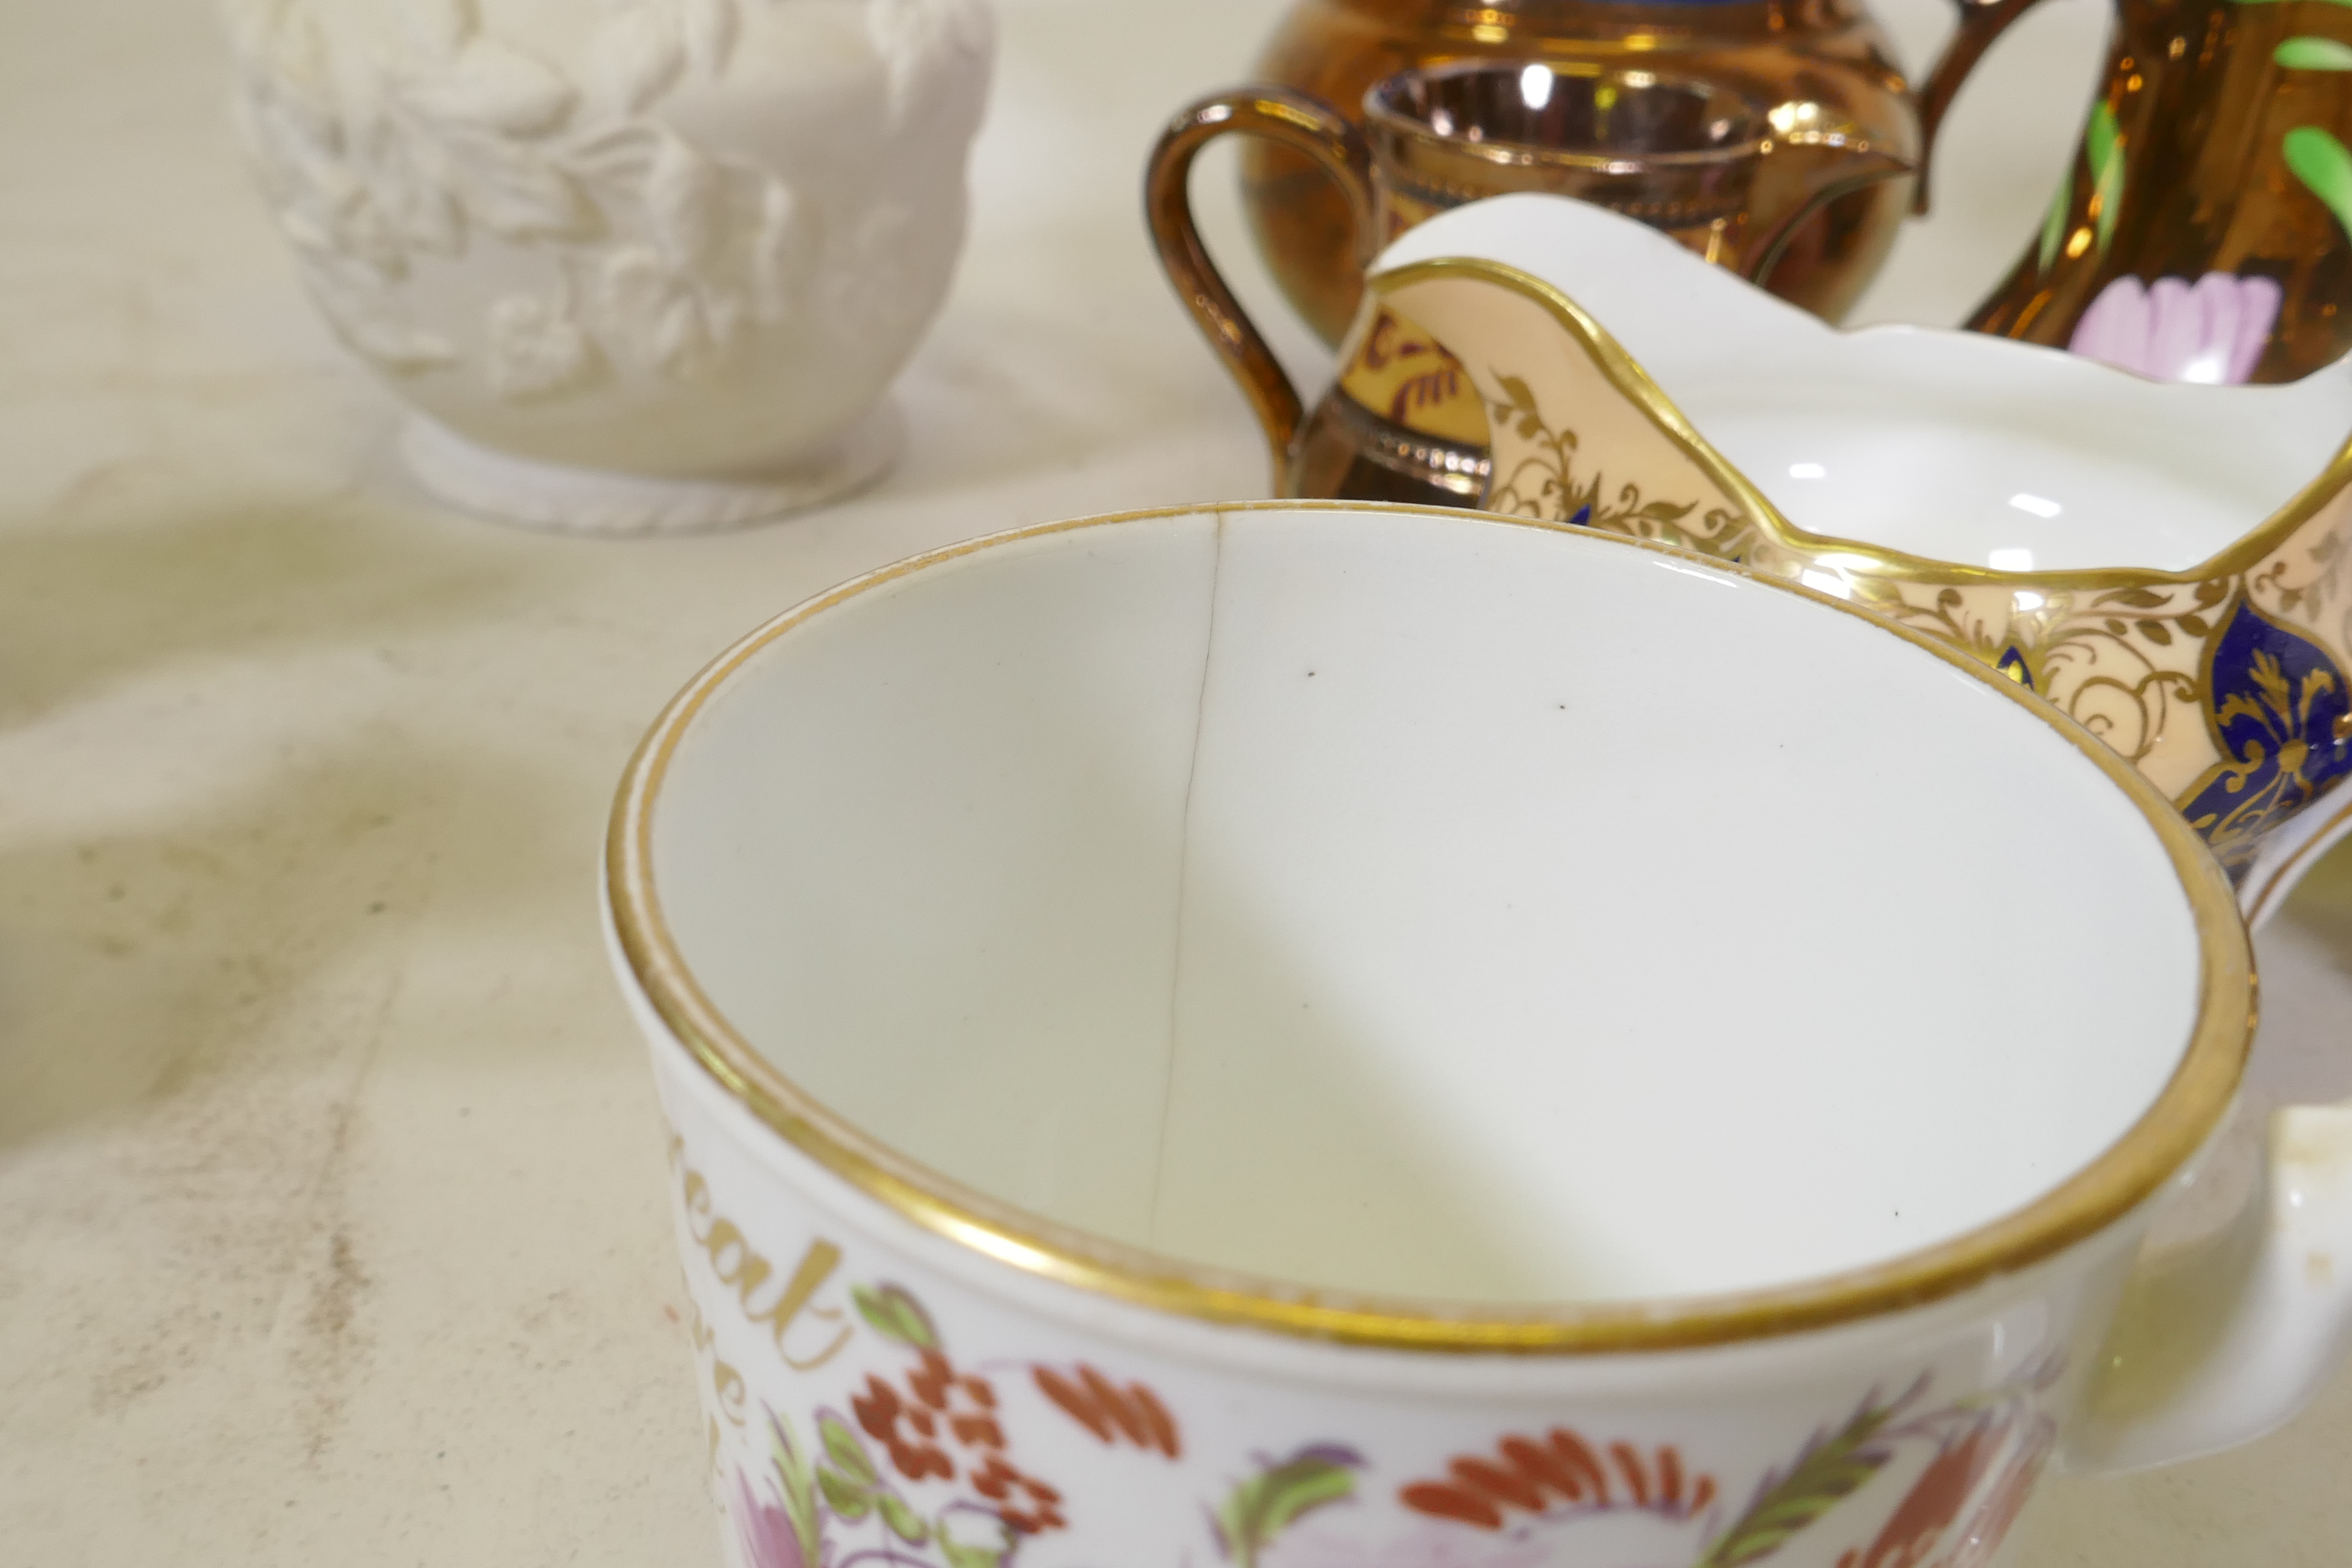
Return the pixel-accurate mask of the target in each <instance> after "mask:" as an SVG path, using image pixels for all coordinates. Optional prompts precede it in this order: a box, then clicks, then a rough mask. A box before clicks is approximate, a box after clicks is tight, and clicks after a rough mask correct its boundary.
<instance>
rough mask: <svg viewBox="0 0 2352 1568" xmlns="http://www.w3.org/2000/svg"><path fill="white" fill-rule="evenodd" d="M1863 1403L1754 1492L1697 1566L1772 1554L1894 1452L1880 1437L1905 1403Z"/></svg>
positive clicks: (1732, 1565) (1711, 1567) (1730, 1564)
mask: <svg viewBox="0 0 2352 1568" xmlns="http://www.w3.org/2000/svg"><path fill="white" fill-rule="evenodd" d="M1902 1403H1903V1401H1902V1400H1896V1401H1895V1402H1894V1403H1893V1404H1889V1405H1873V1404H1871V1403H1869V1402H1868V1401H1865V1402H1864V1405H1863V1406H1862V1408H1861V1409H1859V1410H1857V1411H1855V1412H1854V1413H1853V1419H1852V1420H1850V1421H1848V1422H1847V1423H1846V1424H1845V1425H1844V1426H1842V1427H1840V1428H1839V1429H1838V1430H1837V1431H1835V1432H1833V1433H1832V1434H1831V1435H1830V1436H1827V1437H1816V1438H1815V1439H1814V1440H1813V1441H1812V1442H1811V1443H1810V1444H1808V1445H1806V1447H1805V1451H1804V1452H1803V1453H1801V1454H1800V1455H1798V1456H1797V1462H1796V1463H1795V1464H1794V1465H1792V1466H1791V1467H1790V1469H1789V1473H1788V1474H1787V1475H1785V1476H1783V1477H1781V1478H1780V1479H1779V1480H1777V1481H1774V1482H1772V1483H1771V1484H1770V1485H1769V1486H1767V1487H1766V1488H1765V1489H1763V1490H1761V1491H1759V1492H1758V1493H1757V1494H1756V1500H1755V1501H1754V1502H1751V1503H1749V1504H1748V1511H1747V1512H1745V1513H1743V1514H1741V1515H1740V1516H1739V1517H1738V1519H1736V1520H1734V1521H1731V1528H1730V1529H1728V1530H1727V1531H1724V1532H1723V1533H1722V1535H1720V1536H1718V1537H1717V1539H1716V1542H1715V1544H1713V1545H1712V1546H1709V1547H1708V1548H1707V1549H1706V1555H1705V1556H1703V1557H1701V1558H1700V1559H1699V1560H1698V1562H1697V1563H1695V1564H1693V1568H1741V1564H1743V1563H1754V1562H1756V1561H1758V1560H1759V1559H1761V1558H1765V1557H1769V1556H1770V1555H1771V1554H1772V1553H1773V1552H1778V1551H1780V1548H1781V1547H1783V1546H1785V1545H1787V1544H1788V1543H1789V1541H1790V1538H1791V1537H1792V1536H1794V1535H1796V1534H1797V1533H1798V1532H1799V1531H1801V1530H1803V1529H1804V1528H1805V1527H1806V1526H1807V1525H1809V1524H1811V1523H1812V1522H1813V1521H1815V1520H1817V1519H1819V1518H1821V1517H1822V1515H1823V1514H1825V1513H1827V1512H1829V1510H1831V1509H1832V1508H1835V1507H1836V1506H1837V1505H1838V1504H1839V1503H1841V1502H1843V1501H1844V1500H1846V1499H1847V1498H1850V1497H1852V1496H1853V1494H1854V1493H1855V1492H1857V1491H1860V1490H1861V1489H1862V1485H1863V1483H1864V1481H1867V1480H1868V1479H1870V1478H1871V1477H1873V1476H1874V1475H1876V1474H1877V1473H1878V1472H1879V1470H1880V1469H1881V1468H1884V1467H1885V1463H1886V1461H1887V1460H1888V1459H1889V1458H1892V1457H1893V1456H1892V1455H1891V1454H1889V1453H1888V1452H1887V1450H1885V1449H1884V1448H1874V1447H1871V1446H1870V1440H1871V1439H1872V1438H1873V1437H1875V1436H1878V1430H1879V1428H1880V1427H1882V1426H1885V1425H1886V1423H1887V1421H1888V1420H1889V1419H1890V1418H1891V1417H1892V1416H1893V1415H1894V1414H1895V1410H1896V1409H1897V1408H1898V1407H1899V1406H1900V1405H1902Z"/></svg>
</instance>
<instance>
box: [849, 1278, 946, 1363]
mask: <svg viewBox="0 0 2352 1568" xmlns="http://www.w3.org/2000/svg"><path fill="white" fill-rule="evenodd" d="M849 1299H850V1300H853V1301H855V1302H856V1303H857V1315H858V1316H859V1317H861V1318H863V1319H865V1320H866V1321H867V1322H868V1323H870V1324H872V1325H873V1326H874V1331H875V1332H877V1333H878V1334H880V1335H881V1336H882V1337H883V1338H885V1339H889V1340H896V1341H898V1342H899V1343H900V1344H902V1345H912V1346H914V1347H915V1348H916V1349H917V1350H919V1351H932V1350H937V1349H939V1348H940V1336H939V1334H938V1333H937V1332H936V1331H933V1329H932V1328H931V1315H930V1314H929V1312H926V1311H924V1310H923V1308H922V1303H920V1302H919V1301H917V1300H915V1299H914V1298H913V1297H912V1296H909V1295H908V1294H907V1292H906V1291H904V1290H902V1289H899V1288H898V1286H896V1285H885V1286H883V1287H882V1288H881V1289H878V1290H877V1289H870V1288H868V1287H866V1286H864V1285H853V1286H851V1287H850V1288H849Z"/></svg>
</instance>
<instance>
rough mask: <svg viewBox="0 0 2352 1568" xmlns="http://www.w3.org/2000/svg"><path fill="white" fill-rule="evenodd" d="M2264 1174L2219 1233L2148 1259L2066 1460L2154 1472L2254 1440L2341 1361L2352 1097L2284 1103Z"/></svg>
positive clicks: (2350, 1264) (2351, 1215) (2092, 1469)
mask: <svg viewBox="0 0 2352 1568" xmlns="http://www.w3.org/2000/svg"><path fill="white" fill-rule="evenodd" d="M2263 1177H2264V1180H2263V1190H2262V1192H2260V1193H2259V1194H2257V1196H2256V1199H2255V1201H2254V1202H2252V1203H2250V1204H2248V1205H2246V1206H2245V1208H2244V1209H2243V1210H2242V1212H2241V1213H2240V1214H2239V1215H2238V1216H2237V1217H2236V1219H2235V1220H2233V1221H2232V1222H2231V1224H2230V1225H2228V1226H2224V1227H2223V1228H2222V1229H2221V1231H2220V1232H2218V1233H2217V1234H2216V1235H2214V1236H2213V1237H2209V1238H2207V1239H2206V1240H2204V1241H2201V1242H2199V1243H2197V1244H2195V1245H2193V1246H2190V1247H2185V1248H2179V1249H2177V1250H2175V1251H2173V1252H2171V1253H2169V1254H2165V1255H2159V1256H2158V1257H2157V1258H2154V1259H2152V1260H2149V1259H2143V1260H2142V1262H2141V1264H2140V1266H2139V1268H2137V1270H2136V1272H2135V1273H2134V1274H2133V1276H2132V1278H2131V1280H2130V1283H2129V1284H2128V1285H2126V1287H2125V1291H2124V1300H2123V1305H2122V1307H2121V1310H2119V1311H2118V1313H2117V1316H2116V1325H2115V1328H2114V1330H2113V1331H2111V1332H2110V1333H2109V1334H2108V1336H2107V1342H2106V1345H2105V1349H2104V1351H2103V1352H2101V1355H2100V1358H2099V1362H2098V1366H2097V1372H2096V1374H2095V1382H2094V1384H2093V1387H2092V1390H2091V1397H2090V1399H2089V1401H2088V1403H2087V1405H2086V1406H2085V1409H2084V1415H2082V1416H2081V1417H2080V1418H2078V1420H2077V1421H2076V1423H2075V1425H2074V1428H2073V1429H2071V1430H2069V1431H2068V1432H2067V1433H2066V1435H2065V1439H2064V1443H2063V1447H2062V1449H2061V1460H2062V1462H2063V1465H2064V1467H2065V1468H2067V1469H2069V1470H2071V1471H2074V1472H2076V1473H2091V1474H2098V1473H2112V1472H2116V1471H2122V1470H2136V1469H2143V1468H2147V1467H2150V1466H2154V1465H2168V1464H2172V1463H2175V1462H2177V1461H2179V1460H2182V1459H2191V1458H2197V1457H2198V1456H2199V1455H2200V1454H2210V1453H2215V1452H2218V1451H2219V1450H2221V1449H2223V1448H2228V1447H2234V1446H2236V1445H2237V1444H2240V1443H2245V1442H2250V1441H2252V1439H2254V1438H2256V1437H2259V1436H2263V1434H2264V1433H2266V1432H2269V1431H2271V1430H2272V1429H2273V1428H2274V1427H2277V1426H2283V1425H2284V1424H2285V1423H2286V1422H2287V1421H2288V1420H2290V1419H2291V1418H2292V1417H2293V1416H2294V1415H2295V1413H2296V1412H2298V1411H2299V1410H2301V1409H2302V1408H2303V1406H2304V1405H2306V1404H2308V1403H2310V1400H2311V1397H2312V1395H2313V1394H2315V1393H2317V1392H2318V1389H2319V1385H2320V1384H2321V1382H2322V1381H2323V1380H2324V1379H2326V1376H2327V1375H2328V1374H2329V1373H2331V1372H2333V1371H2335V1370H2336V1366H2337V1364H2338V1363H2340V1362H2342V1360H2343V1359H2344V1354H2345V1352H2346V1350H2347V1342H2352V1100H2347V1101H2345V1102H2343V1103H2341V1104H2336V1105H2297V1106H2289V1107H2287V1108H2285V1109H2284V1110H2279V1111H2277V1112H2275V1113H2273V1115H2272V1117H2271V1119H2270V1140H2269V1147H2268V1151H2267V1156H2266V1159H2265V1161H2264V1171H2263ZM2195 1179H2196V1178H2195V1177H2194V1176H2193V1175H2192V1176H2191V1177H2190V1178H2189V1180H2191V1181H2193V1180H2195Z"/></svg>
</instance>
